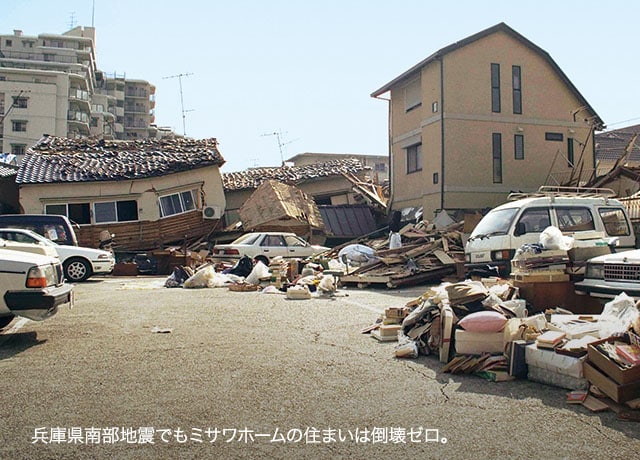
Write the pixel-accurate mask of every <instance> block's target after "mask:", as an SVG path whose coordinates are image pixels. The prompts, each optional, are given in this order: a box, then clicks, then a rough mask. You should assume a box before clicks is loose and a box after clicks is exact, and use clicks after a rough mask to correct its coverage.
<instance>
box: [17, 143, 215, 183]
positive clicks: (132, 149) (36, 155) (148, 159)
mask: <svg viewBox="0 0 640 460" xmlns="http://www.w3.org/2000/svg"><path fill="white" fill-rule="evenodd" d="M224 162H225V160H224V158H222V155H221V154H220V152H219V151H218V141H217V140H216V139H215V138H211V139H202V140H196V139H186V138H163V139H141V140H134V141H119V140H102V139H100V140H97V139H67V138H63V137H55V136H45V137H43V138H42V139H41V140H40V141H39V142H38V143H37V144H36V145H34V146H33V147H31V148H30V149H28V150H27V154H26V156H25V158H24V160H23V161H22V163H21V165H20V169H19V170H18V175H17V177H16V182H17V183H18V184H36V183H53V182H98V181H118V180H129V179H144V178H148V177H156V176H164V175H167V174H171V173H174V172H181V171H188V170H191V169H197V168H202V167H205V166H212V165H217V166H222V165H223V164H224Z"/></svg>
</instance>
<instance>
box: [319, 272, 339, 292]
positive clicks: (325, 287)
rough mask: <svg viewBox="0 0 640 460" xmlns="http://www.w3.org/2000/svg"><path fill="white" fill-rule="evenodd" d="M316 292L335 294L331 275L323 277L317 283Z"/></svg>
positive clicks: (334, 284) (334, 281) (334, 280)
mask: <svg viewBox="0 0 640 460" xmlns="http://www.w3.org/2000/svg"><path fill="white" fill-rule="evenodd" d="M318 290H319V291H322V292H324V293H331V292H336V279H335V278H334V276H333V275H323V276H322V278H321V279H320V283H318Z"/></svg>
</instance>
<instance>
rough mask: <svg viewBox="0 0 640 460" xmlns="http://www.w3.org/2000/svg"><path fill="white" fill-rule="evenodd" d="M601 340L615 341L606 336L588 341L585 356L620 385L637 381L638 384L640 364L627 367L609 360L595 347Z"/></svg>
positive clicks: (639, 382)
mask: <svg viewBox="0 0 640 460" xmlns="http://www.w3.org/2000/svg"><path fill="white" fill-rule="evenodd" d="M618 340H619V339H618ZM603 342H612V343H613V342H615V340H614V339H612V338H607V339H602V340H598V341H597V342H592V343H590V344H589V345H588V347H587V356H588V357H589V361H591V362H592V363H593V364H594V365H595V366H596V367H597V368H598V369H600V370H601V371H602V372H604V373H605V374H606V375H607V376H609V377H610V378H611V379H613V380H614V381H615V382H617V383H619V384H621V385H624V384H628V383H638V384H639V385H640V366H633V367H630V368H628V369H623V368H621V367H620V366H618V365H617V364H616V363H615V362H614V361H612V360H610V359H609V358H608V357H607V356H605V355H603V354H602V353H600V351H599V350H598V349H597V348H596V345H598V344H599V343H603Z"/></svg>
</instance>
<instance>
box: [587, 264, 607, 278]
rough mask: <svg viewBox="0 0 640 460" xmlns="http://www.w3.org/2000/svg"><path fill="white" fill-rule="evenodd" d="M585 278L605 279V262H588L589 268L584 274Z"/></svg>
mask: <svg viewBox="0 0 640 460" xmlns="http://www.w3.org/2000/svg"><path fill="white" fill-rule="evenodd" d="M584 277H585V278H595V279H600V280H603V279H604V264H596V263H591V262H588V263H587V269H586V271H585V274H584Z"/></svg>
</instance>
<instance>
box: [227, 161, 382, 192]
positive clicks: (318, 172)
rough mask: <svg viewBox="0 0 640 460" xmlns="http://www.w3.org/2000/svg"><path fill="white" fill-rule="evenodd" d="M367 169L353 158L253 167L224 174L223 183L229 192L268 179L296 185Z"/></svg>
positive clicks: (252, 187) (253, 186)
mask: <svg viewBox="0 0 640 460" xmlns="http://www.w3.org/2000/svg"><path fill="white" fill-rule="evenodd" d="M365 169H371V168H368V167H365V166H364V165H363V164H362V162H361V161H360V160H356V159H353V158H348V159H343V160H333V161H328V162H325V163H316V164H311V165H303V166H280V167H272V168H253V169H248V170H246V171H240V172H231V173H224V174H222V185H223V187H224V190H225V191H227V192H229V191H235V190H246V189H256V188H258V187H259V186H260V185H261V184H262V183H263V182H264V181H266V180H268V179H275V180H277V181H280V182H284V183H285V184H291V185H294V184H299V183H300V182H304V181H307V180H311V179H317V178H321V177H331V176H341V175H342V173H351V174H357V173H359V172H361V171H363V170H365Z"/></svg>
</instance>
